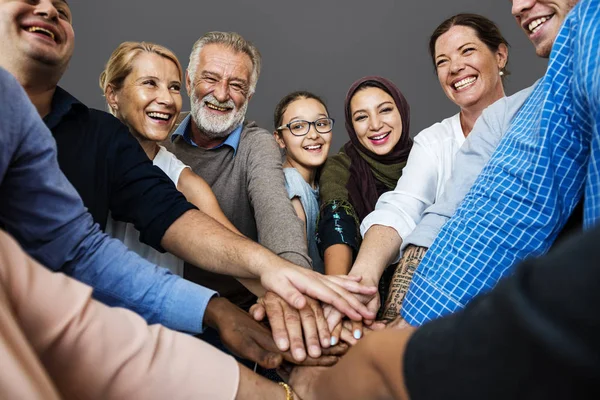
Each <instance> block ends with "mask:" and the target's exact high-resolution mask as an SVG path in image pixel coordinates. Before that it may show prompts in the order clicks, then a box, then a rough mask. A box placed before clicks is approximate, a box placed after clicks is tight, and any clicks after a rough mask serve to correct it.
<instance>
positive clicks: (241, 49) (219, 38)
mask: <svg viewBox="0 0 600 400" xmlns="http://www.w3.org/2000/svg"><path fill="white" fill-rule="evenodd" d="M208 44H220V45H223V46H225V47H228V48H230V49H232V50H233V51H235V52H237V53H244V54H246V55H247V56H248V57H250V60H251V61H252V75H251V76H250V91H249V94H250V95H252V94H253V93H254V91H255V90H256V83H257V82H258V77H259V75H260V68H261V64H262V57H261V55H260V52H259V51H258V48H257V47H256V46H255V45H254V44H252V42H250V41H248V40H246V39H244V38H243V37H242V35H240V34H239V33H236V32H217V31H215V32H208V33H206V34H205V35H204V36H202V37H201V38H200V39H198V40H197V41H196V43H194V46H193V47H192V52H191V54H190V63H189V64H188V68H187V72H188V74H189V76H190V81H192V82H194V78H195V75H196V68H198V62H199V60H200V51H201V50H202V48H203V47H204V46H206V45H208Z"/></svg>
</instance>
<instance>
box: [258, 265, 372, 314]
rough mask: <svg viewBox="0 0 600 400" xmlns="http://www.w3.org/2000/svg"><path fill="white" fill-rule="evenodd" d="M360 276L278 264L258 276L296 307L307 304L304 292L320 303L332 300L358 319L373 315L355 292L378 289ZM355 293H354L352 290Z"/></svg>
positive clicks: (341, 309) (368, 291)
mask: <svg viewBox="0 0 600 400" xmlns="http://www.w3.org/2000/svg"><path fill="white" fill-rule="evenodd" d="M361 279H362V278H361V277H350V276H337V275H321V274H319V273H317V272H314V271H311V270H308V269H304V268H300V267H298V266H290V267H285V266H281V265H278V266H276V267H274V268H268V269H265V270H264V271H263V272H262V273H261V276H260V280H261V284H262V285H263V287H264V288H265V289H266V290H268V291H271V292H274V293H276V294H278V295H279V296H280V297H281V298H283V299H284V300H285V301H286V302H287V303H288V304H290V305H291V306H293V307H294V308H296V309H302V308H304V307H305V306H306V304H307V300H306V298H305V296H303V294H306V295H307V296H309V297H312V298H313V299H316V300H320V301H321V302H323V303H327V304H331V305H332V306H333V307H334V308H336V309H337V310H339V311H340V312H341V313H342V314H344V315H346V316H347V317H348V318H350V319H352V320H355V321H360V320H362V319H363V318H365V319H371V320H372V319H374V318H375V313H373V312H372V311H369V310H368V309H367V307H366V306H365V305H364V304H363V303H361V302H360V301H359V300H358V299H357V298H356V297H355V296H354V294H362V295H367V296H372V295H374V294H375V293H377V286H366V285H363V284H361V283H360V281H361ZM353 293H354V294H353Z"/></svg>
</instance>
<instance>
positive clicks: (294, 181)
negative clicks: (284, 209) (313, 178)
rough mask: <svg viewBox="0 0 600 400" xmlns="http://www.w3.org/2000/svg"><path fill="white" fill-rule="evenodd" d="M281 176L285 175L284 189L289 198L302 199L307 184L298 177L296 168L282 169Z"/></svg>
mask: <svg viewBox="0 0 600 400" xmlns="http://www.w3.org/2000/svg"><path fill="white" fill-rule="evenodd" d="M283 174H284V175H285V188H286V189H287V192H288V195H289V197H290V198H292V197H295V196H298V197H304V195H305V193H306V187H307V186H308V184H307V183H306V181H305V180H304V178H303V177H302V175H300V172H298V171H297V170H296V168H284V169H283Z"/></svg>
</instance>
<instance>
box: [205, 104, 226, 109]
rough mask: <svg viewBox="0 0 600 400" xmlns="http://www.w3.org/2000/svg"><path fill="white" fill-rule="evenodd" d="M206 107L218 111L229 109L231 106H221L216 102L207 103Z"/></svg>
mask: <svg viewBox="0 0 600 400" xmlns="http://www.w3.org/2000/svg"><path fill="white" fill-rule="evenodd" d="M206 107H208V108H210V109H211V110H217V111H229V110H230V108H227V107H219V106H217V105H215V104H212V103H206Z"/></svg>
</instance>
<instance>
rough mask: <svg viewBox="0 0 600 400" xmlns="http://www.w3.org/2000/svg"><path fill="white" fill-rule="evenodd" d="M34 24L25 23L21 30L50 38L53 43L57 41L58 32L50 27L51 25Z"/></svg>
mask: <svg viewBox="0 0 600 400" xmlns="http://www.w3.org/2000/svg"><path fill="white" fill-rule="evenodd" d="M34 24H35V23H34ZM34 24H31V25H30V24H26V25H25V26H23V30H24V31H26V32H29V33H32V34H34V35H36V36H38V37H42V38H46V39H47V40H48V39H49V40H52V41H53V42H55V43H58V42H59V40H58V39H59V38H58V34H57V33H56V32H55V31H54V30H53V29H52V27H50V26H48V24H41V23H40V24H35V25H34ZM41 25H44V26H41Z"/></svg>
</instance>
